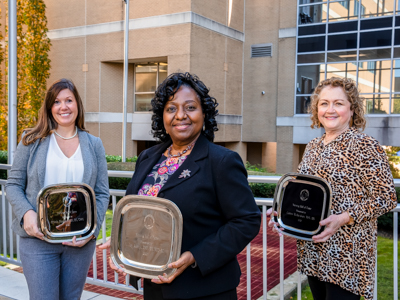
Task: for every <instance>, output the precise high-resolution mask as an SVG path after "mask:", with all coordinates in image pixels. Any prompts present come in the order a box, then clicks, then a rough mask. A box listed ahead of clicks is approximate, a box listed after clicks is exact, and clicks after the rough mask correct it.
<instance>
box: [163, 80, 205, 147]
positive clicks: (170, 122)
mask: <svg viewBox="0 0 400 300" xmlns="http://www.w3.org/2000/svg"><path fill="white" fill-rule="evenodd" d="M163 119H164V128H165V130H166V131H167V133H168V134H169V135H170V137H171V139H172V142H173V143H174V144H175V145H176V146H186V145H189V144H190V143H191V142H193V141H194V140H195V139H196V138H197V137H198V136H199V134H200V132H201V129H202V128H203V123H204V113H203V110H202V108H201V103H200V99H199V97H198V96H197V94H196V92H195V91H194V90H193V89H192V88H190V87H187V86H181V87H180V88H179V90H178V91H177V92H176V93H175V95H174V96H173V97H171V98H170V99H169V100H168V102H167V103H166V104H165V107H164V113H163Z"/></svg>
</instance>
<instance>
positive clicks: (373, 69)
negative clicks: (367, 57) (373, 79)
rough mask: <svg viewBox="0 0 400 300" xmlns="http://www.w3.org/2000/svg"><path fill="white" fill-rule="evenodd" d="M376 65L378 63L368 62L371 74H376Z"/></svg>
mask: <svg viewBox="0 0 400 300" xmlns="http://www.w3.org/2000/svg"><path fill="white" fill-rule="evenodd" d="M375 65H376V61H368V62H367V70H368V71H369V72H371V73H375V68H376V67H375Z"/></svg>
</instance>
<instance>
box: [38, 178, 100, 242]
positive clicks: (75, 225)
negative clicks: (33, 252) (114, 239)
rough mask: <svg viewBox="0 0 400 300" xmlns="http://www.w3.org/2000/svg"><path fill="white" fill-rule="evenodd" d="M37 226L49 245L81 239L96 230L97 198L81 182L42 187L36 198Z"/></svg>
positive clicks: (91, 190) (89, 188) (90, 189)
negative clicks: (74, 238)
mask: <svg viewBox="0 0 400 300" xmlns="http://www.w3.org/2000/svg"><path fill="white" fill-rule="evenodd" d="M37 216H38V226H39V228H40V230H41V231H42V233H43V234H44V239H45V241H47V242H49V243H62V242H69V241H72V238H73V237H74V236H76V240H77V241H79V240H83V239H86V238H88V237H90V236H92V235H93V233H94V231H95V230H96V220H97V211H96V197H95V194H94V192H93V189H92V188H91V187H90V186H89V185H87V184H84V183H63V184H55V185H49V186H46V187H44V188H43V189H42V190H40V192H39V194H38V196H37Z"/></svg>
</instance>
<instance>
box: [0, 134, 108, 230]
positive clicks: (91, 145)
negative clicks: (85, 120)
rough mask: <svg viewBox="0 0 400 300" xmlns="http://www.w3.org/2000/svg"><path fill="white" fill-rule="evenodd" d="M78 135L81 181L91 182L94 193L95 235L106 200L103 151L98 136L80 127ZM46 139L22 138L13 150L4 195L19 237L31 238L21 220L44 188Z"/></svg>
mask: <svg viewBox="0 0 400 300" xmlns="http://www.w3.org/2000/svg"><path fill="white" fill-rule="evenodd" d="M78 134H79V143H80V146H81V150H82V158H83V166H84V171H83V183H86V184H88V185H90V186H91V187H92V189H93V190H94V193H95V195H96V206H97V229H96V231H95V233H94V234H95V236H96V237H97V236H98V234H99V231H100V228H101V224H102V223H103V219H104V216H105V214H106V210H107V207H108V203H109V187H108V175H107V161H106V158H105V150H104V147H103V143H102V142H101V140H100V138H98V137H94V136H93V135H91V134H89V133H87V132H85V131H81V130H79V131H78ZM49 141H50V137H49V136H48V137H46V138H45V139H43V140H42V141H41V142H39V140H36V142H34V143H32V144H30V145H28V146H24V145H23V144H22V141H21V142H20V143H19V145H18V147H17V150H16V151H15V156H14V163H13V165H12V168H11V171H10V175H9V176H8V179H7V185H6V197H7V200H8V202H10V204H11V206H12V209H13V213H14V217H13V224H12V229H13V230H14V232H15V233H16V234H18V235H20V236H21V237H30V236H29V235H28V234H27V233H26V232H25V230H24V229H23V228H22V227H21V225H20V222H21V220H22V218H23V216H24V215H25V213H26V212H27V211H28V210H30V209H33V210H34V211H37V210H36V197H37V194H38V193H39V191H40V190H41V189H42V188H43V187H44V177H45V172H46V157H47V150H48V148H49Z"/></svg>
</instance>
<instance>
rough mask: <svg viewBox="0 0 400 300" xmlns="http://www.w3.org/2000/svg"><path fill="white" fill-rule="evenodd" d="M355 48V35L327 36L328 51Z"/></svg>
mask: <svg viewBox="0 0 400 300" xmlns="http://www.w3.org/2000/svg"><path fill="white" fill-rule="evenodd" d="M355 48H357V33H347V34H334V35H329V36H328V50H344V49H355Z"/></svg>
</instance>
